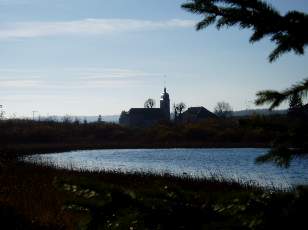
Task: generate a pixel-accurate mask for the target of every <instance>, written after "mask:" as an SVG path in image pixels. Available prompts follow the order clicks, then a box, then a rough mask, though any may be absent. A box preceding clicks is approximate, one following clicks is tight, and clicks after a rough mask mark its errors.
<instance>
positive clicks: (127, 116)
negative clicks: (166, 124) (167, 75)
mask: <svg viewBox="0 0 308 230" xmlns="http://www.w3.org/2000/svg"><path fill="white" fill-rule="evenodd" d="M161 121H170V97H169V94H168V93H167V89H166V88H164V92H163V93H162V95H161V97H160V107H159V108H132V109H130V110H129V111H128V112H122V114H121V117H120V120H119V122H120V124H121V125H129V126H142V127H148V126H152V125H155V124H157V123H159V122H161Z"/></svg>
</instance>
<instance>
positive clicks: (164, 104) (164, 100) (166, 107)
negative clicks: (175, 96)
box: [160, 87, 170, 120]
mask: <svg viewBox="0 0 308 230" xmlns="http://www.w3.org/2000/svg"><path fill="white" fill-rule="evenodd" d="M160 109H161V110H162V111H163V112H164V114H165V116H166V119H167V120H170V98H169V94H168V93H167V89H166V87H165V88H164V92H163V93H162V95H161V97H160Z"/></svg>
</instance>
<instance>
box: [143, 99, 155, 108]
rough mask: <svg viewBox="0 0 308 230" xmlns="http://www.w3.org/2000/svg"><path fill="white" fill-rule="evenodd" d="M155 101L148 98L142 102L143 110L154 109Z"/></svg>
mask: <svg viewBox="0 0 308 230" xmlns="http://www.w3.org/2000/svg"><path fill="white" fill-rule="evenodd" d="M155 104H156V103H155V100H154V99H152V98H149V99H148V100H146V101H145V102H144V108H154V107H155Z"/></svg>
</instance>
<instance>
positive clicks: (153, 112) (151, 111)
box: [129, 108, 164, 118]
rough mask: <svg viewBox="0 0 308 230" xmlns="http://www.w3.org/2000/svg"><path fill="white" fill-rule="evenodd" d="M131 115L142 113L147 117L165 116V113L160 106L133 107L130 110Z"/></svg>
mask: <svg viewBox="0 0 308 230" xmlns="http://www.w3.org/2000/svg"><path fill="white" fill-rule="evenodd" d="M129 115H139V116H140V115H142V116H145V117H146V118H157V117H159V118H160V117H163V116H164V113H163V111H162V110H161V109H159V108H132V109H130V110H129Z"/></svg>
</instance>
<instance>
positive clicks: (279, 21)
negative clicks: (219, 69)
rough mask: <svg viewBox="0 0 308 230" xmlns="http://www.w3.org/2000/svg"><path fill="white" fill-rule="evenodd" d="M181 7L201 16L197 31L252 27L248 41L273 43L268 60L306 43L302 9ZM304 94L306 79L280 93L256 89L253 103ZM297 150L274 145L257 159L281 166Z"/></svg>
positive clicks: (250, 2) (301, 49)
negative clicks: (281, 11) (255, 97)
mask: <svg viewBox="0 0 308 230" xmlns="http://www.w3.org/2000/svg"><path fill="white" fill-rule="evenodd" d="M182 7H183V8H184V9H186V10H187V11H189V12H192V13H195V14H200V15H202V16H203V19H202V20H201V21H200V22H199V23H198V24H197V26H196V28H197V30H201V29H204V28H206V27H208V26H209V25H212V24H216V27H217V29H220V28H222V27H232V26H237V25H238V26H239V27H241V28H244V29H246V28H248V29H252V30H253V34H252V36H251V37H250V42H252V43H254V42H257V41H260V40H261V39H262V38H264V37H267V36H268V37H270V40H271V41H272V42H274V43H275V44H276V47H275V49H274V50H273V51H272V52H271V54H270V55H269V61H270V62H273V61H275V60H277V59H278V58H279V57H280V56H281V55H282V54H284V53H287V52H290V51H293V52H295V54H298V55H303V54H304V53H305V47H306V46H307V45H308V29H307V28H308V14H306V13H304V12H299V11H289V12H287V13H286V14H285V15H282V14H281V13H280V12H278V11H277V10H276V9H275V8H274V7H272V6H271V5H270V4H268V3H266V2H265V1H262V0H190V1H189V2H188V3H185V4H183V5H182ZM307 94H308V79H305V80H304V81H303V82H301V83H298V84H296V85H293V86H292V87H291V88H289V89H286V90H284V91H282V92H278V91H274V90H265V91H260V92H258V93H257V100H256V104H257V105H262V104H270V109H273V108H275V107H277V106H279V105H280V104H281V103H282V102H284V101H286V100H288V101H289V103H290V105H291V104H293V103H294V101H296V100H297V101H298V98H297V97H300V99H301V100H302V99H303V98H305V97H307ZM296 98H297V99H296ZM292 101H293V102H292ZM303 150H304V152H306V153H307V152H308V151H307V149H306V150H305V149H300V150H296V151H297V152H301V151H303ZM297 152H294V151H291V149H285V148H284V150H283V148H280V146H278V147H277V148H273V149H272V151H270V152H269V153H268V154H266V155H265V156H263V157H260V158H258V159H257V161H261V162H264V161H275V162H278V164H279V165H281V164H280V163H279V162H284V164H283V165H285V166H288V164H289V161H290V160H291V159H292V157H293V156H295V155H303V154H297ZM286 153H287V154H286ZM304 155H305V154H304ZM306 155H307V154H306Z"/></svg>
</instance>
